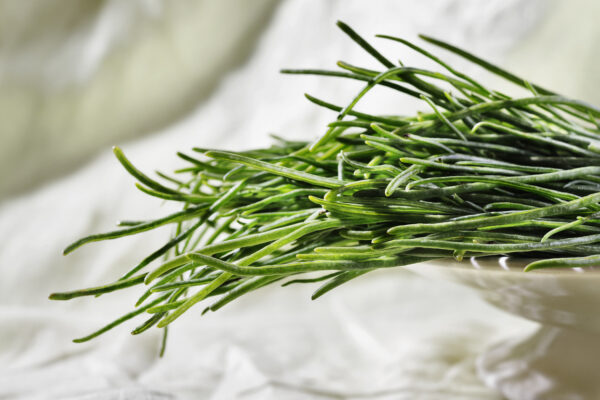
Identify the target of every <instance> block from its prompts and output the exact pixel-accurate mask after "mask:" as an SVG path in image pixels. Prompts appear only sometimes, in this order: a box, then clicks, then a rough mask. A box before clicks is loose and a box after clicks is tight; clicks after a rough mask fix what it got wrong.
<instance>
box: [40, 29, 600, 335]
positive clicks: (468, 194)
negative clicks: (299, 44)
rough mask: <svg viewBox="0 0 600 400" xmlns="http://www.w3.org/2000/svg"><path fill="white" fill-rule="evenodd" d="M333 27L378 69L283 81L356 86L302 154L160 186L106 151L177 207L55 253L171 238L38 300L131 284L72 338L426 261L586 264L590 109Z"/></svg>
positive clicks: (287, 148) (597, 232) (599, 189)
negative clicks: (127, 307) (368, 107)
mask: <svg viewBox="0 0 600 400" xmlns="http://www.w3.org/2000/svg"><path fill="white" fill-rule="evenodd" d="M338 25H339V27H340V28H341V29H342V30H343V31H344V32H345V33H346V34H347V35H348V36H349V37H350V38H351V39H352V40H354V41H355V42H356V43H357V44H358V45H359V46H361V47H362V48H363V49H364V50H366V52H367V53H368V54H370V55H371V56H373V57H374V58H375V59H376V60H377V61H379V63H380V64H381V69H380V70H371V69H366V68H361V67H357V66H354V65H350V64H347V63H344V62H339V63H338V66H339V67H340V68H341V70H340V71H324V70H284V71H283V72H284V73H288V74H315V75H325V76H331V77H340V78H346V79H353V80H358V81H363V82H364V89H362V90H361V91H360V93H358V94H357V95H356V97H355V98H354V99H352V101H350V103H349V104H348V105H346V106H345V107H340V106H337V105H334V104H330V103H328V102H326V101H323V100H320V99H317V98H315V97H312V96H309V95H307V96H306V97H307V98H308V99H309V100H310V101H312V102H313V103H315V104H317V105H319V106H322V107H324V108H326V109H329V110H332V111H334V112H336V113H337V118H336V120H335V121H334V122H332V123H330V124H329V126H328V129H327V131H326V133H325V134H324V135H323V136H321V137H320V139H318V140H317V141H316V142H314V143H306V142H298V141H287V140H284V139H281V138H278V137H276V138H275V144H273V145H272V146H271V147H269V148H265V149H258V150H248V151H243V152H237V153H233V152H226V151H216V150H206V149H200V148H195V149H193V150H194V155H189V154H179V157H181V158H182V159H183V160H185V161H186V162H187V163H188V166H187V167H186V168H183V169H180V170H178V171H175V173H176V176H177V177H176V178H174V177H172V176H168V175H165V174H159V177H160V181H159V180H157V179H154V178H152V177H149V176H148V175H145V174H144V173H143V172H141V171H139V170H138V169H136V167H134V166H133V165H132V164H131V163H130V162H129V160H128V159H127V158H126V157H125V155H124V154H123V152H122V151H121V150H120V149H118V148H115V150H114V152H115V155H116V156H117V158H118V160H119V161H120V162H121V164H122V165H123V166H124V167H125V169H126V170H127V171H128V172H129V173H130V174H131V175H132V176H133V177H134V178H136V180H137V183H136V186H137V187H138V189H140V190H141V191H143V192H144V193H147V194H148V195H149V196H154V197H157V198H158V199H163V200H167V201H175V202H179V203H181V211H179V212H176V213H174V214H171V215H167V216H164V217H160V218H157V219H154V220H151V221H144V222H123V223H121V224H120V229H119V230H116V231H113V232H109V233H103V234H97V235H92V236H88V237H86V238H83V239H81V240H78V241H77V242H75V243H73V244H72V245H70V246H68V247H67V248H66V250H65V254H67V253H70V252H72V251H73V250H75V249H76V248H78V247H80V246H81V245H83V244H86V243H89V242H93V241H99V240H106V239H116V238H119V237H123V236H128V235H133V234H139V233H142V232H145V231H148V230H151V229H155V228H159V227H161V226H164V225H172V226H174V234H173V236H172V237H171V239H170V240H169V241H167V242H166V243H165V244H164V246H162V247H161V248H159V249H157V250H156V251H154V252H153V253H152V254H150V255H148V256H147V257H146V258H145V259H143V260H142V261H141V262H140V263H139V264H137V265H136V266H134V267H133V268H132V269H131V270H129V271H128V272H126V273H125V274H124V275H123V276H121V277H120V278H119V279H118V280H117V281H116V282H113V283H109V284H107V285H104V286H99V287H95V288H90V289H83V290H77V291H73V292H66V293H55V294H52V295H51V296H50V298H51V299H55V300H66V299H70V298H73V297H78V296H88V295H100V294H104V293H108V292H111V291H115V290H120V289H125V288H129V287H133V286H138V287H141V292H140V294H141V296H140V298H139V300H138V301H137V303H136V304H135V308H134V310H133V311H131V312H130V313H128V314H126V315H124V316H122V317H121V318H119V319H117V320H116V321H114V322H112V323H110V324H108V325H107V326H105V327H103V328H102V329H100V330H98V331H96V332H94V333H92V334H90V335H88V336H86V337H83V338H80V339H76V340H75V341H76V342H82V341H86V340H89V339H91V338H93V337H95V336H97V335H99V334H101V333H103V332H105V331H107V330H108V329H111V328H113V327H115V326H116V325H119V324H120V323H122V322H124V321H126V320H129V319H131V318H133V317H136V316H138V315H142V314H143V315H146V316H147V319H146V320H145V321H144V322H143V323H141V325H139V326H138V327H137V328H135V329H134V330H133V332H132V333H133V334H139V333H141V332H144V331H145V330H147V329H149V328H150V327H152V326H155V325H156V326H158V327H159V328H165V337H166V328H167V326H169V325H170V324H171V323H172V322H173V321H175V320H176V319H177V318H179V317H180V316H181V315H182V314H183V313H185V312H186V311H187V310H189V309H190V308H192V307H193V306H195V305H196V304H198V303H201V302H202V303H203V304H205V306H204V312H207V311H216V310H218V309H220V308H221V307H223V306H224V305H226V304H228V303H229V302H231V301H233V300H235V299H237V298H238V297H240V296H243V295H244V294H246V293H249V292H251V291H254V290H257V289H259V288H261V287H263V286H266V285H270V284H273V283H276V282H277V283H279V284H282V286H286V285H290V284H294V283H317V282H319V283H320V286H319V287H318V288H317V289H316V291H315V292H314V295H313V299H316V298H318V297H320V296H322V295H323V294H325V293H327V292H329V291H330V290H332V289H334V288H336V287H338V286H340V285H342V284H344V283H346V282H348V281H350V280H352V279H355V278H357V277H359V276H361V275H364V274H366V273H368V272H370V271H373V270H376V269H380V268H392V267H398V266H403V265H408V264H414V263H420V262H424V261H428V260H432V259H437V258H444V257H454V258H456V259H459V260H460V259H462V258H463V257H472V256H488V255H494V256H498V255H507V254H511V255H514V256H517V257H518V256H522V257H527V258H533V259H538V260H539V261H535V262H532V263H530V264H529V265H528V266H527V267H526V270H532V269H538V268H548V267H574V266H591V265H595V264H596V263H598V262H599V261H600V213H599V212H600V205H599V204H598V203H599V202H600V127H599V126H598V120H597V118H598V117H599V116H600V109H598V108H595V107H593V106H591V105H588V104H586V103H584V102H581V101H577V100H571V99H568V98H565V97H563V96H560V95H557V94H555V93H553V92H551V91H549V90H546V89H544V88H542V87H539V86H537V85H533V84H530V83H528V82H527V81H525V80H523V79H521V78H519V77H517V76H515V75H513V74H511V73H510V72H507V71H505V70H503V69H501V68H499V67H497V66H494V65H492V64H490V63H488V62H486V61H484V60H482V59H480V58H478V57H476V56H474V55H472V54H470V53H468V52H466V51H464V50H461V49H458V48H456V47H454V46H452V45H450V44H447V43H444V42H442V41H440V40H436V39H432V38H429V37H425V36H422V39H424V40H425V41H426V42H428V43H430V44H433V45H435V46H437V47H440V48H443V49H445V50H447V51H450V52H452V53H454V54H455V55H459V56H461V57H463V58H465V59H466V60H468V61H470V62H472V63H475V64H477V65H479V66H480V67H483V68H484V69H486V70H488V71H490V72H492V73H494V74H496V75H498V76H500V77H502V78H505V79H507V80H508V81H511V82H512V83H514V84H516V85H518V86H521V87H522V88H523V89H526V90H528V91H529V92H530V93H531V94H530V95H527V97H523V98H511V97H509V96H507V95H505V94H502V93H500V92H498V91H495V90H491V89H488V88H486V87H485V86H484V85H483V84H481V83H479V82H477V81H475V80H474V79H472V78H471V77H469V76H466V75H465V74H463V73H461V72H460V71H457V70H455V69H453V68H452V67H451V66H449V65H448V64H446V63H445V62H443V61H442V60H441V59H439V58H438V57H437V56H436V55H433V54H432V53H430V52H428V51H427V50H425V49H423V48H421V47H419V46H417V45H415V44H413V43H410V42H408V41H406V40H403V39H399V38H395V37H391V36H385V35H380V36H379V37H380V38H383V39H387V40H392V41H396V42H398V43H399V44H401V45H404V46H408V47H409V48H410V49H412V50H414V51H416V52H418V53H421V54H422V55H424V56H426V57H428V58H429V59H431V60H433V61H434V62H435V63H437V64H438V65H439V66H440V70H443V71H445V72H436V71H429V70H424V69H419V68H413V67H406V66H403V65H402V64H400V65H397V64H394V63H393V62H391V61H390V60H389V59H388V58H386V57H384V56H383V55H382V54H381V53H379V52H378V51H377V50H376V49H375V48H373V47H372V46H371V45H370V44H369V43H367V42H366V41H365V40H364V39H363V38H361V37H360V36H359V35H358V34H357V33H356V32H354V31H353V30H352V29H351V28H350V27H348V26H347V25H345V24H343V23H341V22H340V23H338ZM378 85H379V86H383V87H385V88H387V89H389V90H392V91H396V92H397V93H399V94H402V95H407V96H411V97H414V98H416V99H417V100H419V101H422V104H423V107H424V108H425V110H426V111H425V112H422V113H418V114H417V115H412V116H399V115H371V114H367V113H364V112H359V111H358V110H357V109H356V106H357V104H358V103H359V101H360V100H361V99H362V98H363V97H364V96H365V95H366V94H367V93H368V92H369V91H370V90H371V89H372V88H374V87H375V86H378Z"/></svg>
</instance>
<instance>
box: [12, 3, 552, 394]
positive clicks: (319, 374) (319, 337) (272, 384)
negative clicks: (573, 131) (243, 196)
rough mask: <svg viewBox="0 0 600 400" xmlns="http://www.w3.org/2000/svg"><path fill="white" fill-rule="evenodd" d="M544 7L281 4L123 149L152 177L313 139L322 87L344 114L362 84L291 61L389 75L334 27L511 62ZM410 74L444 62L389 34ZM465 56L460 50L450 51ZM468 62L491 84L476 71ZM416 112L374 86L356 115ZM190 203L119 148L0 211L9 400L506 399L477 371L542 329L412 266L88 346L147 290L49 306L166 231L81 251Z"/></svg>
mask: <svg viewBox="0 0 600 400" xmlns="http://www.w3.org/2000/svg"><path fill="white" fill-rule="evenodd" d="M546 4H547V3H544V2H541V1H520V0H510V1H508V0H502V1H500V0H498V1H496V0H494V1H488V2H486V3H485V6H483V5H482V3H480V2H479V1H474V0H473V1H471V0H468V1H453V0H440V1H431V2H423V1H416V0H415V1H402V2H398V1H391V0H389V1H377V2H368V3H367V2H364V1H358V0H355V1H347V0H344V1H341V0H340V1H330V2H323V1H318V0H313V1H303V0H290V1H287V2H285V3H283V4H282V5H281V6H280V8H279V9H278V10H277V12H276V15H275V17H274V18H273V20H272V22H271V23H270V25H269V27H268V29H267V30H266V32H265V34H264V35H263V37H262V38H261V40H260V43H259V45H258V48H257V49H256V51H255V53H254V55H253V56H252V58H251V59H250V60H249V61H248V62H247V63H246V64H245V65H244V66H243V67H241V68H240V69H239V70H237V71H236V72H235V73H233V74H231V75H230V76H229V77H228V78H227V79H226V80H225V81H223V83H222V84H221V85H220V87H219V88H218V90H217V91H216V93H215V94H214V95H213V97H212V98H211V99H210V101H208V102H207V103H205V104H204V105H202V106H200V107H199V108H198V109H197V110H195V111H194V112H193V113H192V114H191V115H189V116H188V117H187V118H185V119H184V120H182V121H181V122H180V123H178V124H176V125H173V126H171V127H170V128H168V129H165V130H163V131H161V132H157V133H156V135H154V136H153V137H150V138H147V139H145V140H143V141H139V142H137V143H132V144H125V145H124V146H123V148H124V150H125V152H126V154H127V155H128V157H129V158H130V159H131V160H132V161H133V162H134V163H135V164H136V165H137V166H138V167H139V168H140V169H142V170H144V171H148V172H151V171H152V170H154V169H160V170H164V171H169V170H171V169H173V168H174V167H176V166H181V165H182V163H181V162H180V161H178V160H177V159H176V157H175V156H174V153H175V151H177V150H182V151H187V150H188V149H190V148H191V147H192V146H202V147H218V148H233V149H241V148H249V147H258V146H264V145H267V144H268V142H269V139H268V137H267V135H266V134H267V133H269V132H276V133H278V134H280V135H283V136H285V137H290V138H304V139H310V138H313V137H315V136H317V135H318V134H320V133H322V131H323V127H324V126H325V123H326V122H327V121H329V120H330V119H331V118H332V114H330V113H328V112H327V111H324V110H321V109H318V108H317V107H315V106H314V105H311V104H308V102H306V101H305V99H303V97H302V93H303V92H309V93H311V94H314V95H316V96H319V97H323V98H325V99H328V100H330V101H332V102H335V103H338V104H344V102H346V101H348V99H349V98H351V96H352V95H354V94H355V93H356V92H357V90H359V88H360V84H355V83H348V82H342V81H339V80H335V79H327V78H315V77H296V76H280V75H278V74H277V70H278V69H279V68H280V67H317V68H330V67H331V66H332V65H333V64H334V62H335V61H336V60H338V59H343V60H346V61H349V62H352V63H357V64H361V65H365V66H376V64H375V63H374V62H373V61H372V60H369V59H368V56H366V55H365V54H364V52H363V51H362V50H361V49H359V48H357V46H356V45H355V44H353V43H352V42H351V41H350V40H349V39H347V38H346V37H345V36H344V35H343V34H341V33H340V32H339V31H338V30H337V29H336V28H335V27H334V22H335V20H336V19H342V20H345V21H347V22H349V23H350V24H352V25H353V26H354V27H355V28H356V29H357V30H358V31H359V32H361V33H364V34H365V36H371V35H372V34H374V33H389V34H394V35H397V36H402V37H407V38H408V39H414V38H415V34H416V33H417V32H424V33H428V34H430V35H432V36H439V37H442V38H444V39H447V40H449V41H452V42H455V43H458V44H460V45H464V46H466V47H469V48H471V49H473V51H475V52H476V53H479V54H483V55H484V56H491V57H492V59H495V60H501V59H502V57H503V55H505V54H506V53H507V51H509V49H510V48H511V47H513V46H515V43H517V42H518V41H519V40H521V39H522V38H523V37H525V36H526V35H528V33H529V32H530V31H531V30H532V29H534V28H535V26H536V24H537V23H538V20H539V18H540V16H541V15H543V14H544V10H545V7H546ZM377 45H378V47H380V48H381V49H382V51H383V52H384V53H385V54H388V55H390V56H394V55H395V56H396V57H395V58H400V59H402V61H403V62H405V63H406V64H409V65H411V64H412V65H430V64H429V63H428V62H427V60H423V57H420V56H418V55H415V54H414V53H411V52H410V51H409V50H408V49H406V48H403V47H401V46H400V45H399V44H395V43H390V42H385V41H383V40H378V41H377ZM447 58H448V59H451V60H454V61H456V59H455V58H454V57H447ZM459 66H460V67H461V68H463V67H464V68H463V69H466V70H468V71H469V72H474V73H476V74H478V73H479V72H477V71H476V70H475V69H473V68H472V67H465V64H464V63H462V64H460V61H459ZM363 107H364V109H368V108H369V107H377V108H378V110H383V111H380V112H387V111H390V112H396V113H402V112H407V113H408V112H411V111H412V110H413V109H414V104H413V103H412V102H411V101H410V100H409V99H405V98H401V97H399V96H398V95H397V94H395V93H391V92H386V91H381V92H376V93H375V92H374V93H373V94H372V96H370V97H369V99H368V101H366V102H365V103H364V105H363V103H361V104H360V106H359V108H363ZM174 207H176V206H175V205H172V204H161V202H160V201H157V200H156V199H149V198H147V197H146V196H145V195H143V194H141V193H140V192H138V191H136V189H135V188H134V187H133V182H132V179H131V178H130V177H129V176H128V175H127V174H126V173H125V172H124V171H123V170H122V168H120V166H119V165H118V163H117V162H116V161H115V160H114V159H113V157H111V155H110V154H109V151H108V150H107V151H106V152H104V153H103V154H102V155H101V156H99V157H98V158H97V159H95V160H94V161H93V162H91V163H90V164H88V165H87V166H86V167H85V168H83V169H81V170H80V171H77V172H76V173H74V174H73V175H71V176H69V177H67V178H65V179H62V180H60V181H58V182H55V183H52V184H48V185H47V186H45V187H42V188H39V189H38V190H36V191H35V192H33V193H31V194H30V195H27V196H23V197H20V198H16V199H13V200H11V201H9V202H5V203H4V204H2V205H1V206H0V242H1V243H2V246H1V248H0V277H1V278H0V399H4V398H6V399H69V400H117V399H119V400H138V399H139V400H141V399H157V400H158V399H160V400H162V399H211V400H230V399H378V400H382V399H427V400H430V399H444V400H448V399H450V400H452V399H470V398H472V399H499V398H500V397H499V396H498V395H497V394H496V393H495V392H494V391H493V390H491V389H489V388H486V387H485V386H484V385H483V384H482V383H481V382H480V381H479V379H478V378H477V376H476V373H475V368H474V360H475V358H476V357H477V355H478V354H480V353H481V352H482V351H484V349H485V347H486V346H488V345H489V344H490V343H493V342H494V341H495V340H498V339H500V338H502V337H506V336H509V335H511V334H516V333H519V332H523V331H524V330H528V329H530V328H531V324H530V323H527V322H525V321H521V320H518V319H517V318H515V317H511V316H509V315H506V314H504V313H502V312H500V311H496V310H495V309H493V308H492V307H491V306H488V305H486V304H485V303H484V302H483V301H481V300H480V299H479V298H478V297H477V296H476V295H475V294H474V293H472V292H470V291H469V290H467V289H465V288H462V287H458V286H454V285H452V284H449V283H445V282H436V281H428V280H425V279H422V278H420V277H416V276H413V275H411V274H410V273H408V272H405V271H402V270H387V271H378V272H373V273H371V274H367V275H365V276H364V277H363V278H361V279H358V280H356V281H353V282H350V283H348V284H347V285H344V286H342V287H340V288H338V289H336V290H335V291H334V292H332V293H330V294H328V295H326V296H324V297H323V298H322V299H319V300H318V301H316V302H311V301H310V294H311V291H312V290H313V289H314V287H311V286H302V285H300V286H293V285H292V286H290V287H286V288H280V287H277V286H272V287H268V288H265V289H262V290H260V291H258V292H255V293H252V294H250V295H247V296H245V297H244V298H243V299H240V300H239V301H236V302H235V303H233V304H231V305H228V306H227V307H225V308H224V309H222V310H219V312H217V313H212V314H207V315H205V316H202V317H201V316H200V311H201V307H196V308H194V309H192V310H190V311H189V312H188V313H186V315H184V316H183V317H182V318H180V320H178V321H177V322H176V323H175V324H174V325H173V326H172V328H171V330H170V333H169V341H168V345H167V352H166V355H165V357H164V358H162V359H161V358H158V349H159V345H160V332H159V331H158V330H151V331H149V332H146V333H144V334H143V335H139V336H131V335H129V334H128V332H129V331H130V330H131V329H133V328H134V327H135V326H136V324H135V321H134V322H131V321H130V322H128V323H125V324H124V325H122V326H119V327H118V328H116V329H115V330H113V331H111V332H109V333H107V334H105V335H103V336H101V337H99V338H97V339H96V340H93V341H91V342H88V343H85V344H73V343H71V342H70V340H71V339H72V338H74V337H79V336H83V335H85V334H87V333H89V332H91V331H93V330H94V329H96V328H97V327H99V326H102V325H103V324H105V323H106V322H107V321H110V320H112V319H113V318H115V317H117V316H119V315H121V314H123V313H125V312H127V311H128V310H129V309H130V307H132V305H133V301H134V299H135V298H136V295H139V288H136V289H132V290H126V291H123V292H118V293H113V294H109V295H104V296H102V297H100V298H82V299H75V300H71V301H69V302H50V301H48V300H47V296H48V294H49V293H50V292H52V291H62V290H70V289H75V288H80V287H88V286H96V285H98V284H101V283H104V282H110V281H113V280H114V279H116V278H117V277H119V276H120V274H122V273H123V272H124V271H126V270H127V269H128V268H129V267H130V266H132V265H134V264H135V263H136V262H137V261H139V260H140V259H141V258H142V257H144V256H145V255H146V254H148V252H149V251H151V250H153V249H155V248H157V247H158V246H159V245H160V244H161V243H163V242H164V240H165V239H166V238H167V237H168V235H169V229H168V228H163V229H160V230H158V231H155V232H148V233H145V234H143V235H139V236H136V237H129V238H124V239H120V240H116V241H111V242H104V243H97V244H91V245H88V246H87V247H85V248H82V249H80V250H78V251H76V252H75V253H73V254H72V255H69V256H68V257H66V258H63V257H62V256H61V255H60V252H61V249H62V248H63V247H64V246H65V245H66V244H68V243H69V242H70V241H72V240H74V239H76V238H78V237H81V236H83V235H86V234H90V233H92V232H99V231H104V230H108V229H111V228H112V226H113V225H112V224H113V223H114V221H115V220H116V219H118V218H126V219H144V218H149V217H152V216H155V215H165V214H167V213H168V212H169V211H173V210H174V209H175V208H174Z"/></svg>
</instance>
